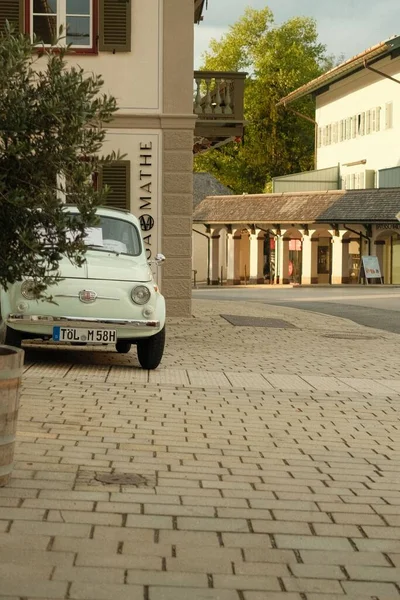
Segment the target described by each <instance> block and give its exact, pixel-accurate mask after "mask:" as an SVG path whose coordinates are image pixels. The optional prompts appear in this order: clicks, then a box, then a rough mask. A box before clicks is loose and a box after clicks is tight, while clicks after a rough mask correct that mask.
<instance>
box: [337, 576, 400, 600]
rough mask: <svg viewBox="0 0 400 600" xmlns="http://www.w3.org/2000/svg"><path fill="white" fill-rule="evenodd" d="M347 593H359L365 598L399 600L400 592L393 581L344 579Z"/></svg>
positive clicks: (344, 587) (343, 584) (343, 583)
mask: <svg viewBox="0 0 400 600" xmlns="http://www.w3.org/2000/svg"><path fill="white" fill-rule="evenodd" d="M342 586H343V589H344V591H345V593H346V594H348V595H351V594H354V595H359V596H362V597H364V598H370V597H378V598H382V599H384V600H398V599H399V592H398V591H397V589H396V587H395V586H394V584H393V583H375V582H372V581H343V582H342Z"/></svg>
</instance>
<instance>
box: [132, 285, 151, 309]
mask: <svg viewBox="0 0 400 600" xmlns="http://www.w3.org/2000/svg"><path fill="white" fill-rule="evenodd" d="M150 297H151V293H150V290H149V288H148V287H146V286H145V285H137V286H136V287H134V288H133V290H132V291H131V298H132V300H133V301H134V303H135V304H146V302H148V301H149V300H150Z"/></svg>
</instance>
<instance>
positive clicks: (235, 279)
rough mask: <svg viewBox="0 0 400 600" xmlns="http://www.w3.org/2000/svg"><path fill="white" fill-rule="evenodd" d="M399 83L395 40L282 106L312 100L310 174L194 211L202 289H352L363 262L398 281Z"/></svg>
mask: <svg viewBox="0 0 400 600" xmlns="http://www.w3.org/2000/svg"><path fill="white" fill-rule="evenodd" d="M399 83H400V37H395V38H392V39H390V40H387V41H385V42H382V43H380V44H377V45H376V46H374V47H372V48H370V49H368V50H366V51H365V52H362V53H361V54H359V55H357V56H355V57H353V58H351V59H350V60H348V61H346V62H344V63H342V64H341V65H338V66H337V67H335V68H334V69H332V70H330V71H328V72H327V73H325V74H323V75H321V76H320V77H318V78H317V79H315V80H313V81H310V82H309V83H307V84H305V85H303V86H302V87H301V88H299V89H297V90H294V91H293V92H291V93H290V94H289V95H288V96H286V97H285V98H282V100H281V101H280V103H279V104H280V105H281V107H282V110H285V108H286V107H288V108H289V109H290V108H291V107H292V104H293V108H294V109H295V108H296V104H295V102H296V100H298V99H299V98H302V97H304V96H305V95H307V94H313V95H314V96H315V101H316V110H315V121H314V127H315V134H316V135H315V139H316V148H315V153H316V169H315V170H314V171H310V172H306V173H296V174H289V175H287V176H284V177H278V178H276V179H275V180H274V182H273V189H274V192H275V193H274V194H264V195H261V196H242V197H235V199H233V198H224V197H222V198H208V199H207V200H205V201H204V202H203V203H201V204H200V205H199V206H198V207H197V208H196V210H195V214H194V220H195V222H199V223H203V224H204V225H205V226H206V230H207V231H208V235H209V236H210V244H211V251H210V256H211V266H210V269H209V271H210V273H209V279H210V281H211V283H214V284H220V283H221V282H222V283H224V282H227V283H233V284H239V283H243V282H245V281H247V282H250V283H264V282H269V283H299V284H300V283H302V284H314V283H315V284H317V283H319V284H322V283H332V284H341V283H357V282H359V281H360V280H361V275H362V271H361V265H362V257H363V256H377V257H378V260H379V263H380V269H381V272H382V275H383V279H384V281H385V282H386V283H389V284H391V283H393V284H399V283H400V235H399V233H400V224H399V222H398V221H397V219H396V214H397V213H398V212H399V208H400V206H399V205H398V198H399V196H400V154H399V151H398V144H397V140H398V138H399V136H400V93H399V92H400V88H399ZM311 126H312V125H311ZM228 207H229V209H228V210H225V209H226V208H228Z"/></svg>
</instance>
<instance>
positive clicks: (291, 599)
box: [243, 592, 365, 600]
mask: <svg viewBox="0 0 400 600" xmlns="http://www.w3.org/2000/svg"><path fill="white" fill-rule="evenodd" d="M243 596H244V599H245V600H302V597H301V595H300V594H294V593H293V594H292V593H288V592H244V594H243ZM327 598H328V599H329V600H331V598H330V597H329V596H328V597H327ZM364 600H365V599H364Z"/></svg>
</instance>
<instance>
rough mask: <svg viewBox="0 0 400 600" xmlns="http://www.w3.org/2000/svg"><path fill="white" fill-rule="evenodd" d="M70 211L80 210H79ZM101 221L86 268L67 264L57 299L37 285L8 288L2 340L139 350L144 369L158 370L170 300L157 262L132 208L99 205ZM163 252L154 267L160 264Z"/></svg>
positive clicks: (91, 234)
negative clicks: (39, 294)
mask: <svg viewBox="0 0 400 600" xmlns="http://www.w3.org/2000/svg"><path fill="white" fill-rule="evenodd" d="M66 210H67V211H70V212H75V213H76V212H77V209H76V208H75V207H66ZM97 214H98V217H99V224H98V225H97V226H96V227H94V228H89V229H88V230H87V236H86V238H85V243H86V245H87V252H86V255H85V258H86V260H85V262H84V264H83V266H82V267H77V266H75V265H73V264H72V263H71V262H70V261H69V260H68V259H67V258H63V259H62V261H61V262H60V267H59V268H60V273H61V277H62V278H63V279H62V281H60V283H59V284H58V285H56V286H52V287H49V288H47V291H46V294H47V295H48V296H51V297H52V298H53V302H48V301H43V300H37V299H36V297H35V293H34V290H33V289H32V288H33V286H32V282H30V281H29V280H26V281H23V282H19V283H16V284H14V285H12V286H10V287H9V288H8V289H7V290H4V289H3V290H1V314H2V321H1V325H0V343H5V344H7V345H10V346H17V347H20V346H21V343H22V341H23V340H25V339H37V338H41V339H43V340H50V341H52V342H54V343H58V344H60V343H69V344H74V345H77V346H80V345H88V344H113V345H115V347H116V350H117V351H118V352H121V353H125V352H129V351H130V349H131V345H132V344H135V345H136V346H137V354H138V359H139V363H140V365H141V366H142V367H143V368H144V369H155V368H156V367H157V366H158V365H159V364H160V361H161V358H162V355H163V351H164V344H165V300H164V297H163V296H162V295H161V293H160V291H159V288H158V285H157V284H156V282H155V280H154V278H153V274H152V270H151V264H149V262H148V260H147V258H146V253H145V248H144V244H143V239H142V236H141V230H140V224H139V221H138V219H137V218H136V217H135V216H133V215H132V214H130V213H129V212H127V211H122V210H117V209H110V208H99V209H98V211H97ZM163 261H164V256H163V255H162V254H158V255H157V256H156V257H155V260H154V261H153V263H155V264H160V263H162V262H163Z"/></svg>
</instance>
